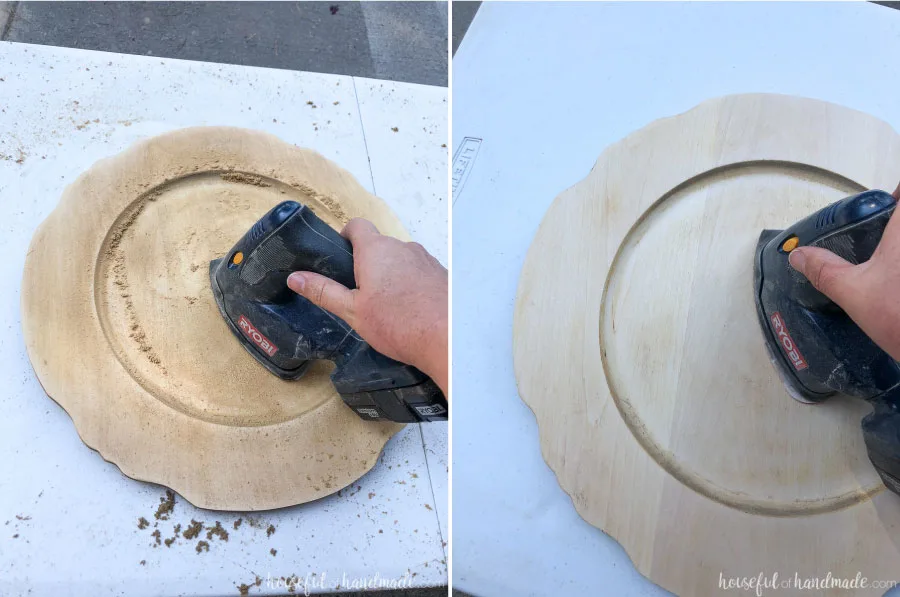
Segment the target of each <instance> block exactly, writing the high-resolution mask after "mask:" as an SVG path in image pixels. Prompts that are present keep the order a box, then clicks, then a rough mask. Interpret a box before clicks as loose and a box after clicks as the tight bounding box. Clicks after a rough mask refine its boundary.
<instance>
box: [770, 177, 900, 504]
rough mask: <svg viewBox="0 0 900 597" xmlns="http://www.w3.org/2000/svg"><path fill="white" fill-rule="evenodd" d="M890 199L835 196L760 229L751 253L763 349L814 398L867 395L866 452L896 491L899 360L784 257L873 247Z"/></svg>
mask: <svg viewBox="0 0 900 597" xmlns="http://www.w3.org/2000/svg"><path fill="white" fill-rule="evenodd" d="M895 207H896V202H895V201H894V198H893V197H892V196H891V195H889V194H888V193H885V192H884V191H866V192H864V193H860V194H858V195H853V196H852V197H847V198H845V199H841V200H840V201H837V202H836V203H833V204H831V205H829V206H828V207H825V208H824V209H821V210H819V211H817V212H816V213H814V214H812V215H811V216H808V217H806V218H805V219H803V220H801V221H799V222H797V223H796V224H794V225H793V226H791V227H790V228H788V229H787V230H764V231H763V232H762V234H761V235H760V238H759V243H758V244H757V247H756V254H755V259H754V267H753V276H754V282H755V299H756V311H757V313H758V315H759V321H760V324H761V325H762V329H763V333H764V335H765V339H766V347H767V348H768V350H769V356H770V358H771V359H772V362H773V363H774V364H775V368H776V369H777V370H778V373H779V374H780V376H781V378H782V380H783V381H784V382H785V385H786V386H787V389H788V392H789V393H790V394H791V395H792V396H793V397H794V398H796V399H797V400H799V401H801V402H807V403H818V402H822V401H824V400H826V399H827V398H828V397H829V396H832V395H834V394H837V393H841V394H846V395H849V396H854V397H857V398H862V399H864V400H867V401H868V402H870V403H871V404H872V406H873V407H874V410H873V412H872V413H870V414H868V415H866V417H865V418H863V420H862V430H863V437H864V439H865V443H866V450H867V451H868V454H869V459H870V460H871V461H872V464H873V465H875V469H876V470H877V471H878V474H879V475H880V476H881V479H882V480H883V481H884V484H885V485H886V486H887V487H888V489H890V490H892V491H894V492H895V493H900V412H898V405H900V366H898V364H897V362H896V361H894V359H893V358H891V357H890V356H889V355H888V354H887V353H885V352H884V351H883V350H881V349H880V348H879V347H878V346H876V345H875V343H874V342H872V340H871V339H869V337H868V336H866V334H865V333H864V332H863V331H862V330H861V329H860V328H859V327H858V326H857V325H856V324H855V323H854V322H853V320H851V319H850V317H849V316H848V315H847V314H846V313H845V312H844V311H843V310H842V309H841V308H840V307H838V306H837V305H836V304H835V303H834V302H832V301H831V300H830V299H829V298H828V297H826V296H825V295H824V294H822V293H820V292H819V291H818V290H816V289H815V288H814V287H813V285H812V284H811V283H810V282H809V281H808V280H807V279H806V278H805V277H804V276H803V275H802V274H801V273H800V272H798V271H796V270H794V268H792V267H791V265H790V263H788V255H789V254H790V252H791V251H793V250H794V249H795V248H797V247H799V246H812V247H821V248H823V249H828V250H829V251H831V252H833V253H835V254H837V255H839V256H840V257H843V258H844V259H846V260H847V261H849V262H850V263H853V264H859V263H863V262H865V261H867V260H868V259H869V258H870V257H871V256H872V254H873V253H874V252H875V248H876V247H877V246H878V243H879V241H880V240H881V236H882V234H883V233H884V229H885V227H886V226H887V223H888V220H889V219H890V217H891V214H893V212H894V208H895Z"/></svg>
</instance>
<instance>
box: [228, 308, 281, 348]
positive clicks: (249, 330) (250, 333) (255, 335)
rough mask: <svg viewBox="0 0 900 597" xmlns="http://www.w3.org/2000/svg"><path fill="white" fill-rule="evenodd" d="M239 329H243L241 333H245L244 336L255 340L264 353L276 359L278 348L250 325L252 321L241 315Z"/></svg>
mask: <svg viewBox="0 0 900 597" xmlns="http://www.w3.org/2000/svg"><path fill="white" fill-rule="evenodd" d="M238 327H239V328H241V331H242V332H244V335H245V336H247V337H248V338H250V339H251V340H253V343H254V344H256V345H257V346H259V347H260V349H262V351H263V352H264V353H266V354H267V355H269V356H270V357H274V356H275V353H276V352H278V347H277V346H275V345H274V344H272V341H271V340H269V339H268V338H266V337H265V336H263V335H262V334H260V333H259V330H258V329H256V327H255V326H254V325H253V324H252V323H250V320H249V319H247V318H246V317H244V316H243V315H241V318H240V319H239V320H238Z"/></svg>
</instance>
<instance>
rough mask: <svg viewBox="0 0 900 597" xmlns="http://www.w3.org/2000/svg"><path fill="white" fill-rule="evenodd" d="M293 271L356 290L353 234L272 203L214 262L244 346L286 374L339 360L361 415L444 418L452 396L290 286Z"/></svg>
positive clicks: (220, 295) (222, 302)
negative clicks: (344, 234) (378, 349)
mask: <svg viewBox="0 0 900 597" xmlns="http://www.w3.org/2000/svg"><path fill="white" fill-rule="evenodd" d="M297 270H303V271H310V272H316V273H318V274H321V275H323V276H327V277H329V278H331V279H332V280H336V281H337V282H340V283H341V284H343V285H344V286H346V287H347V288H356V280H355V278H354V275H353V247H352V246H351V244H350V242H349V241H347V240H346V239H345V238H343V237H342V236H341V235H340V234H338V233H337V232H336V231H335V230H334V229H333V228H331V227H330V226H329V225H328V224H326V223H325V222H323V221H322V220H320V219H319V218H318V217H317V216H316V215H315V214H314V213H313V212H312V210H310V209H309V208H308V207H306V206H305V205H301V204H299V203H296V202H294V201H285V202H283V203H280V204H278V205H276V206H275V207H274V208H272V210H271V211H269V213H267V214H266V215H264V216H263V217H262V218H261V219H260V220H259V221H258V222H256V223H255V224H254V225H253V227H252V228H250V230H249V231H248V232H247V233H246V234H245V235H244V236H243V238H241V240H239V241H238V243H237V244H236V245H235V246H234V248H233V249H232V250H231V251H230V252H229V253H228V254H227V255H226V256H225V257H223V258H222V259H216V260H214V261H212V262H211V263H210V264H209V278H210V283H211V285H212V290H213V294H214V295H215V297H216V303H217V304H218V305H219V311H221V313H222V316H223V317H224V318H225V321H226V322H227V323H228V327H230V328H231V331H232V332H234V335H235V337H236V338H237V339H238V340H239V341H240V343H241V345H242V346H243V347H244V348H246V349H247V352H249V353H250V354H251V355H253V357H254V358H256V360H257V361H259V362H260V363H261V364H262V365H263V366H264V367H265V368H266V369H268V370H269V371H270V372H272V373H273V374H275V375H277V376H278V377H280V378H281V379H287V380H294V379H299V378H300V377H302V376H303V374H304V373H305V372H306V370H307V368H308V367H309V365H310V362H311V361H313V360H317V359H327V360H330V361H333V362H334V363H335V368H334V371H333V372H332V373H331V381H332V383H334V387H335V389H337V391H338V393H339V394H340V395H341V398H343V400H344V402H345V403H346V404H347V406H349V407H350V408H352V409H353V410H354V411H355V412H356V414H358V415H359V416H360V417H361V418H363V419H366V420H389V421H397V422H400V423H417V422H421V421H439V420H440V421H446V420H447V414H448V409H447V399H446V398H445V397H444V394H443V393H442V392H441V390H440V388H438V387H437V385H436V384H435V383H434V381H432V380H431V379H430V378H429V377H428V376H427V375H425V374H424V373H422V372H421V371H419V370H418V369H416V368H415V367H411V366H409V365H404V364H403V363H399V362H397V361H395V360H393V359H390V358H388V357H386V356H384V355H383V354H381V353H379V352H376V351H375V350H374V349H373V348H372V347H371V346H369V344H368V343H366V342H365V341H364V340H363V339H362V338H360V337H359V335H358V334H357V333H356V332H355V331H353V329H351V328H350V326H349V325H347V323H346V322H344V321H343V320H341V319H339V318H337V317H335V316H334V315H332V314H331V313H329V312H328V311H325V310H324V309H321V308H320V307H317V306H316V305H314V304H313V303H311V302H310V301H308V300H306V299H305V298H303V297H302V296H299V295H297V294H296V293H294V292H293V291H292V290H290V289H289V288H288V287H287V277H288V275H290V273H291V272H294V271H297Z"/></svg>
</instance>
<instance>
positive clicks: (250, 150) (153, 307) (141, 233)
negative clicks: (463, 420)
mask: <svg viewBox="0 0 900 597" xmlns="http://www.w3.org/2000/svg"><path fill="white" fill-rule="evenodd" d="M235 173H238V174H246V175H250V176H249V177H242V176H235ZM286 199H293V200H296V201H299V202H301V203H304V204H306V205H309V206H310V207H311V208H312V209H313V210H314V211H315V212H316V213H317V214H318V215H319V216H320V217H322V218H323V219H324V220H325V221H327V222H328V223H329V224H331V225H332V226H333V227H335V228H337V229H340V227H341V226H342V225H343V223H344V222H346V221H347V220H348V219H349V218H350V217H354V216H361V217H365V218H368V219H370V220H372V221H373V222H375V223H376V225H377V226H378V228H379V229H380V230H381V231H382V232H384V233H386V234H391V235H393V236H398V237H401V238H407V234H406V232H405V230H404V229H403V227H402V225H401V224H400V223H399V221H398V220H397V218H396V217H395V216H394V214H393V213H392V212H391V211H390V209H389V208H388V207H387V206H386V205H385V204H384V202H382V201H381V200H380V199H378V198H377V197H374V196H373V195H371V194H369V193H368V192H366V191H365V190H364V189H363V188H362V187H361V186H360V185H359V184H358V183H357V182H356V180H354V178H353V177H352V176H351V175H350V174H349V173H348V172H346V171H345V170H343V169H341V168H339V167H338V166H336V165H335V164H333V163H331V162H329V161H328V160H326V159H325V158H323V157H321V156H320V155H319V154H317V153H315V152H312V151H308V150H304V149H299V148H297V147H294V146H292V145H288V144H286V143H284V142H283V141H281V140H279V139H277V138H276V137H273V136H271V135H268V134H263V133H259V132H253V131H248V130H243V129H234V128H212V127H211V128H193V129H184V130H180V131H175V132H172V133H168V134H166V135H162V136H159V137H154V138H152V139H149V140H146V141H143V142H141V143H138V144H137V145H135V146H133V147H131V148H130V149H128V150H127V151H125V152H124V153H122V154H120V155H118V156H115V157H113V158H110V159H107V160H103V161H101V162H99V163H97V164H96V165H94V166H93V167H92V168H91V169H90V170H88V171H87V172H85V173H84V174H82V175H81V176H80V177H79V178H78V179H77V180H76V181H75V182H74V183H73V184H72V185H71V186H69V187H68V188H67V189H66V191H65V193H64V194H63V197H62V199H61V200H60V202H59V205H58V206H57V208H56V209H55V210H54V211H53V213H51V214H50V216H49V217H48V218H47V219H46V221H44V223H43V224H41V226H40V227H39V229H38V230H37V232H36V233H35V235H34V238H33V240H32V243H31V247H30V249H29V252H28V257H27V259H26V264H25V274H24V278H23V282H22V326H23V332H24V336H25V342H26V346H27V349H28V355H29V358H30V359H31V363H32V365H33V367H34V369H35V372H36V373H37V376H38V378H39V380H40V382H41V384H42V385H43V387H44V389H45V390H46V391H47V393H48V394H49V395H50V396H51V397H52V398H53V399H54V400H56V401H57V402H58V403H59V404H60V405H62V407H63V408H65V409H66V411H67V412H68V413H69V415H70V416H71V417H72V420H73V421H74V423H75V426H76V428H77V430H78V433H79V435H80V436H81V438H82V439H83V440H84V442H85V443H86V444H87V445H88V446H90V447H92V448H94V449H96V450H97V451H98V452H99V453H100V454H101V455H102V456H103V458H105V459H106V460H109V461H110V462H113V463H115V464H116V465H117V466H118V467H119V468H120V469H121V470H122V472H124V473H125V474H126V475H128V476H129V477H133V478H135V479H141V480H145V481H153V482H155V483H161V484H163V485H167V486H169V487H171V488H172V489H174V490H176V491H177V492H178V493H180V494H181V495H183V496H184V497H185V498H186V499H188V500H189V501H190V502H192V503H193V504H195V505H197V506H200V507H204V508H212V509H219V510H262V509H269V508H277V507H282V506H289V505H293V504H298V503H302V502H306V501H310V500H314V499H316V498H319V497H322V496H325V495H328V494H330V493H333V492H336V491H337V490H339V489H341V488H342V487H345V486H347V485H348V484H350V483H352V482H353V481H355V480H356V479H358V478H359V477H360V476H362V475H363V474H364V473H365V472H366V471H368V470H369V469H370V468H371V467H372V466H373V465H374V464H375V462H376V461H377V459H378V456H379V454H380V453H381V449H382V448H383V447H384V444H385V442H387V440H388V439H389V438H390V437H391V436H392V435H393V434H394V433H396V432H397V431H398V430H399V429H401V428H402V425H396V424H391V423H384V424H379V423H375V424H373V423H369V422H364V421H362V420H361V419H359V417H357V416H356V415H355V414H354V413H353V412H352V411H351V410H350V409H349V408H347V407H346V406H345V405H344V404H343V402H342V401H341V399H340V397H339V396H338V395H337V393H336V392H335V390H334V388H333V386H332V385H331V383H330V380H329V377H328V375H329V373H330V370H331V368H332V366H331V364H330V363H324V362H323V363H317V364H315V365H314V366H313V368H312V369H311V370H310V372H309V373H308V374H307V375H306V376H305V377H304V378H302V379H301V380H299V381H296V382H286V381H282V380H280V379H278V378H276V377H275V376H274V375H272V374H270V373H268V372H267V371H266V370H265V369H264V368H263V367H262V366H261V365H260V364H258V363H257V362H256V361H255V360H254V359H252V358H251V357H250V356H249V355H248V354H247V353H246V351H245V350H244V349H243V348H242V347H241V346H240V344H239V343H238V341H237V340H236V339H235V338H233V337H232V335H231V332H230V331H229V329H228V327H227V326H226V324H225V322H224V320H223V319H222V317H221V315H220V314H219V311H218V309H217V307H216V304H215V300H214V298H213V295H212V291H211V289H210V282H209V269H208V267H209V262H210V260H212V259H216V258H218V257H221V256H223V255H224V254H225V253H226V252H227V251H228V250H229V249H230V248H231V247H232V246H233V245H234V243H235V242H237V240H238V239H239V238H240V237H241V236H242V235H243V234H244V232H246V231H247V230H248V229H249V228H250V226H251V225H252V224H253V223H254V222H255V221H256V220H257V219H258V218H259V217H261V216H262V215H263V214H264V213H266V211H268V210H269V209H270V208H271V207H272V206H274V205H275V204H277V203H279V202H280V201H284V200H286Z"/></svg>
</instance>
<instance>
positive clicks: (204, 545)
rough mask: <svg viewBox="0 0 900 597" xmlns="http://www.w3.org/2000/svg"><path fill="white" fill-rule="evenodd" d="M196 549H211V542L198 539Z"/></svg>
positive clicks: (198, 551) (202, 550) (198, 550)
mask: <svg viewBox="0 0 900 597" xmlns="http://www.w3.org/2000/svg"><path fill="white" fill-rule="evenodd" d="M195 549H196V550H197V553H200V552H204V551H209V543H207V542H206V541H198V542H197V547H196V548H195Z"/></svg>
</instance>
